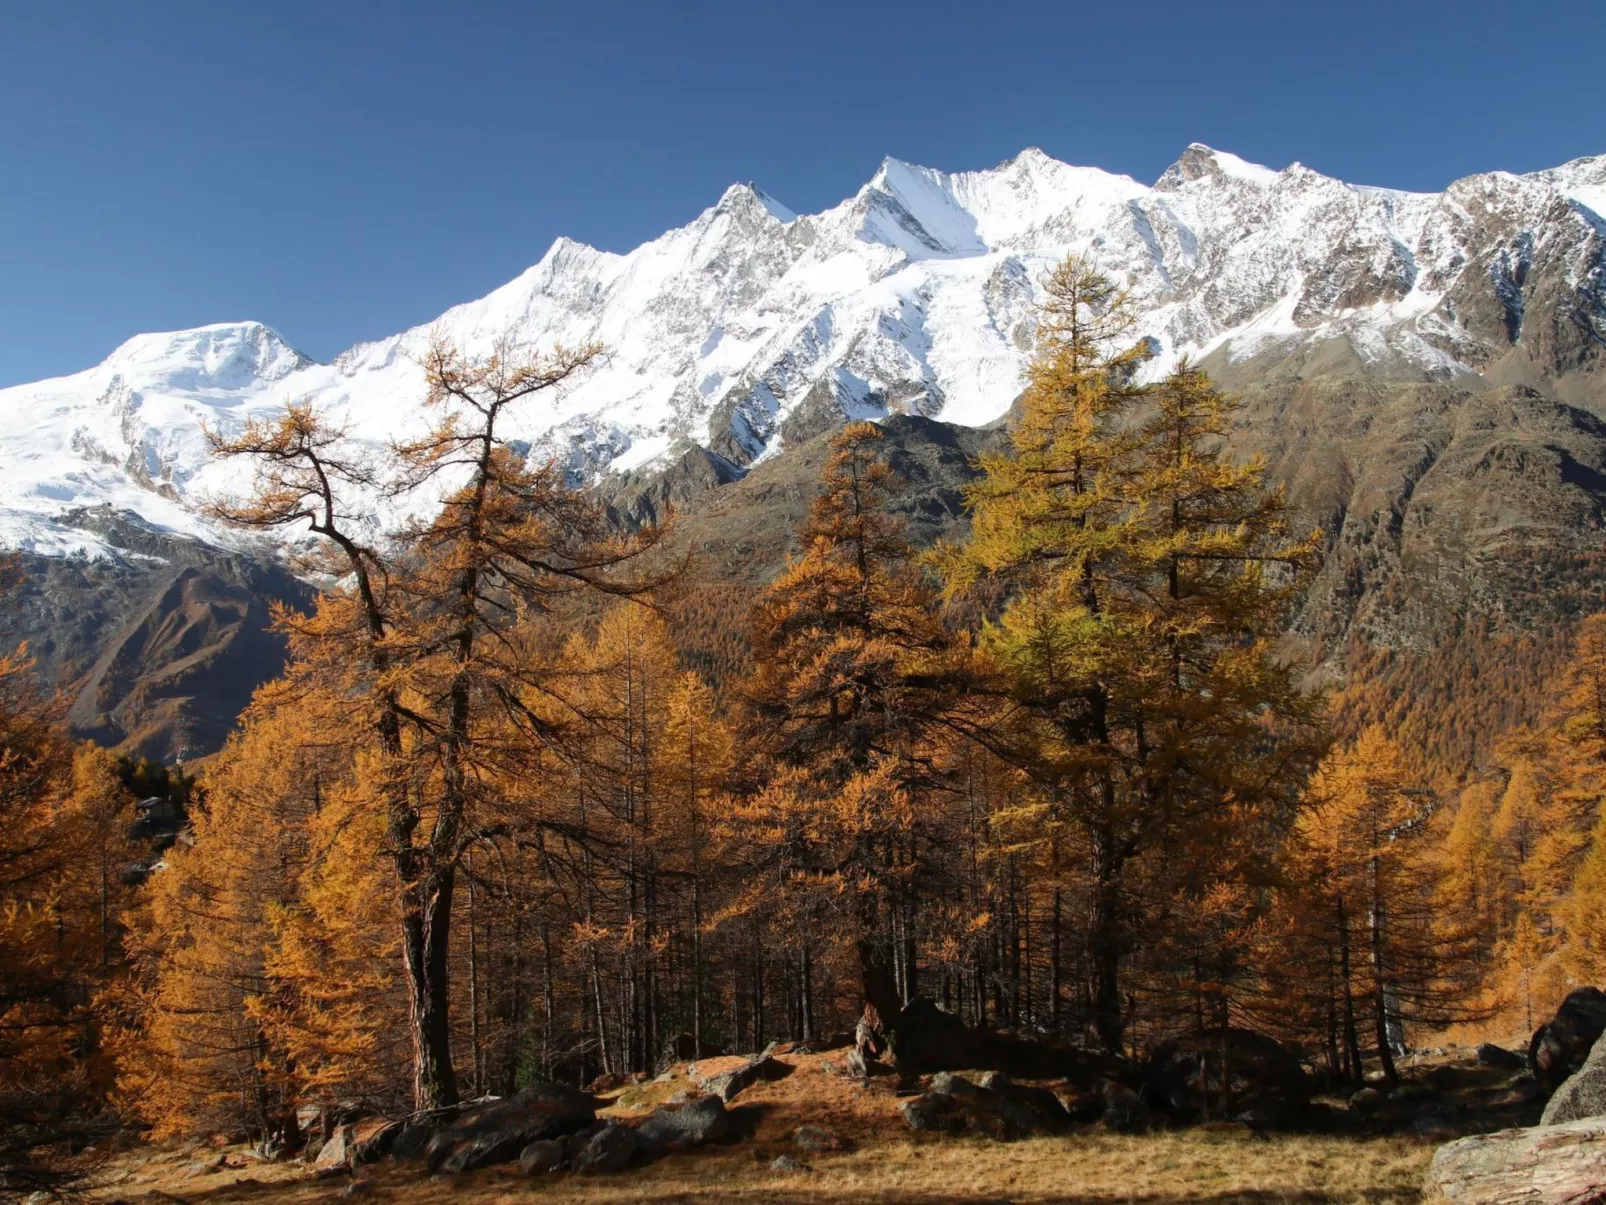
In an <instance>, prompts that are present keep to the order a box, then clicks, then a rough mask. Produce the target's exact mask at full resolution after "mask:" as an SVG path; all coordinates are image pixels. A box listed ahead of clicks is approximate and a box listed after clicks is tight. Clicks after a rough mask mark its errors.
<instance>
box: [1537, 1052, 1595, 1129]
mask: <svg viewBox="0 0 1606 1205" xmlns="http://www.w3.org/2000/svg"><path fill="white" fill-rule="evenodd" d="M1602 1114H1606V1036H1603V1037H1601V1038H1597V1039H1596V1040H1595V1045H1594V1048H1593V1049H1591V1050H1590V1052H1589V1057H1588V1058H1586V1059H1585V1060H1584V1065H1583V1066H1582V1067H1580V1068H1578V1070H1577V1071H1574V1072H1573V1073H1572V1074H1571V1075H1569V1076H1568V1077H1567V1078H1566V1079H1565V1080H1563V1081H1562V1085H1561V1087H1559V1088H1557V1089H1556V1093H1555V1095H1554V1096H1552V1097H1551V1098H1550V1103H1548V1104H1547V1105H1545V1113H1544V1116H1543V1117H1542V1118H1540V1122H1541V1124H1543V1125H1547V1126H1548V1125H1560V1124H1561V1123H1562V1122H1567V1121H1582V1120H1583V1119H1584V1118H1586V1117H1599V1116H1601V1115H1602Z"/></svg>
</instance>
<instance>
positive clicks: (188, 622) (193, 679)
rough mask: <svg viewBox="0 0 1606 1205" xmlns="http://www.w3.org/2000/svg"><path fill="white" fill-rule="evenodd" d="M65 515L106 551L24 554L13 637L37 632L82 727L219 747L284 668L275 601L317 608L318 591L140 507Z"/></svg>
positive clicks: (5, 622) (140, 746) (5, 616)
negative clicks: (274, 624)
mask: <svg viewBox="0 0 1606 1205" xmlns="http://www.w3.org/2000/svg"><path fill="white" fill-rule="evenodd" d="M63 521H64V522H65V523H73V524H78V525H80V526H79V529H80V530H83V531H84V532H85V534H86V536H89V537H92V538H93V539H95V541H96V544H97V547H99V548H101V549H103V550H104V551H103V552H102V554H101V555H100V556H97V557H96V558H94V559H90V558H88V557H85V556H45V555H41V554H39V553H23V554H22V555H21V561H22V566H21V567H22V570H23V580H22V582H21V584H20V585H19V586H18V587H17V588H16V589H15V590H14V591H13V592H12V593H11V594H9V595H8V596H7V597H6V599H5V605H4V606H3V607H0V645H4V646H6V647H12V646H14V645H16V644H18V643H21V642H23V641H26V642H27V644H28V650H29V653H30V654H31V655H32V657H33V658H34V661H35V664H36V666H37V668H38V672H39V674H40V676H41V677H42V678H43V679H44V680H45V682H46V683H47V684H49V685H52V686H54V687H56V688H58V689H60V690H62V691H64V692H65V693H66V694H67V695H68V697H69V698H70V699H71V707H70V710H69V714H68V718H69V721H70V723H71V725H72V727H73V730H74V731H75V732H76V733H77V734H78V735H79V736H83V737H89V738H92V739H94V740H97V741H100V742H101V743H103V744H107V745H112V746H116V747H119V748H122V749H125V750H127V751H130V752H133V753H138V754H142V755H145V756H149V757H154V758H158V759H161V760H163V761H167V762H172V761H174V760H177V759H181V758H195V757H199V756H203V755H205V754H208V753H212V752H214V751H216V750H217V749H218V748H219V747H220V746H221V745H222V744H223V740H224V738H225V737H226V736H227V735H228V733H229V730H230V729H231V728H232V727H233V726H234V722H235V719H236V718H237V717H238V716H239V713H240V712H241V711H242V710H243V709H244V707H245V705H246V704H247V703H249V702H250V700H251V694H252V692H253V691H254V690H255V689H256V688H257V687H258V686H260V685H261V684H262V683H263V682H266V681H268V680H269V679H270V678H273V677H275V676H276V675H277V674H278V673H279V670H280V668H281V667H282V665H283V662H284V642H283V641H282V640H281V639H280V638H279V637H278V636H277V635H275V634H274V633H273V632H272V631H271V630H270V615H269V608H270V606H271V604H273V603H274V602H284V603H288V604H290V605H292V606H298V607H305V606H307V605H308V604H309V603H310V602H311V600H312V590H311V588H310V587H308V586H307V585H306V584H305V583H303V582H300V581H298V580H296V579H295V578H294V577H292V576H291V575H290V574H288V573H286V572H285V571H284V570H283V569H281V568H279V567H277V566H275V565H273V564H271V563H269V562H266V561H263V560H260V559H255V558H252V557H249V556H244V555H241V554H239V553H229V552H224V551H222V550H219V549H216V548H213V547H210V546H208V545H206V544H203V543H201V542H199V541H195V540H189V539H184V538H182V537H175V536H172V535H170V534H167V533H163V532H160V531H157V530H154V529H152V528H151V527H150V526H149V525H147V524H146V523H144V522H143V521H141V520H140V519H138V518H137V516H134V515H132V514H130V513H128V512H114V511H110V510H105V509H101V510H89V511H81V512H78V513H76V514H72V515H68V516H64V520H63Z"/></svg>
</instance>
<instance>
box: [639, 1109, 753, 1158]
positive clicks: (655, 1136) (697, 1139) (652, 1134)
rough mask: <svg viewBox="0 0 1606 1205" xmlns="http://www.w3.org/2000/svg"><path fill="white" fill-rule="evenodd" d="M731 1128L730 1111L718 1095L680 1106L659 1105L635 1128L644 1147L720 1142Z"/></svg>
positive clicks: (679, 1147) (662, 1148)
mask: <svg viewBox="0 0 1606 1205" xmlns="http://www.w3.org/2000/svg"><path fill="white" fill-rule="evenodd" d="M729 1132H730V1115H729V1114H728V1113H726V1112H725V1102H724V1101H723V1100H721V1099H720V1098H719V1097H717V1096H712V1095H710V1096H704V1097H700V1098H699V1099H697V1100H694V1101H692V1103H691V1104H689V1105H685V1106H683V1107H681V1108H679V1109H657V1110H655V1111H654V1112H653V1114H652V1116H651V1117H649V1118H647V1120H646V1121H644V1122H642V1123H641V1125H640V1126H638V1127H637V1128H636V1141H637V1143H638V1144H639V1145H640V1146H641V1148H642V1149H643V1150H645V1151H649V1152H651V1153H653V1154H657V1153H659V1152H661V1151H678V1150H684V1149H686V1148H688V1147H695V1146H702V1145H703V1144H704V1143H706V1142H717V1141H718V1140H719V1139H721V1138H723V1137H725V1135H726V1134H728V1133H729Z"/></svg>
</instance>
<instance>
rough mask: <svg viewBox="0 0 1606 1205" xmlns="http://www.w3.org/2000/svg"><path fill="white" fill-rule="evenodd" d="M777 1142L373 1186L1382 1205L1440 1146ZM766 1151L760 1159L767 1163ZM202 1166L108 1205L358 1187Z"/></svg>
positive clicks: (1218, 1137) (303, 1198) (475, 1196)
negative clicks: (609, 1169)
mask: <svg viewBox="0 0 1606 1205" xmlns="http://www.w3.org/2000/svg"><path fill="white" fill-rule="evenodd" d="M777 1153H779V1149H778V1148H777V1147H776V1146H774V1145H773V1144H769V1143H759V1144H756V1145H755V1143H753V1142H744V1143H740V1144H737V1145H734V1146H729V1147H720V1148H717V1149H713V1150H705V1151H701V1152H692V1153H688V1154H682V1155H675V1156H671V1157H669V1158H667V1159H664V1160H661V1161H659V1162H657V1163H654V1164H652V1165H650V1166H647V1167H643V1168H639V1169H634V1170H631V1171H628V1172H624V1173H621V1174H619V1175H616V1176H611V1177H607V1178H599V1179H596V1180H582V1179H579V1178H576V1177H562V1178H559V1179H556V1180H552V1181H531V1180H527V1179H524V1178H522V1177H520V1176H519V1175H518V1173H517V1171H516V1170H514V1169H510V1168H493V1169H488V1170H486V1171H482V1172H479V1173H475V1174H473V1175H469V1176H464V1177H462V1178H460V1179H458V1180H455V1181H451V1182H449V1183H448V1182H442V1181H438V1180H431V1179H429V1178H428V1177H426V1176H423V1175H422V1174H421V1173H420V1171H419V1170H417V1169H416V1168H414V1167H412V1166H406V1167H390V1168H375V1169H373V1171H372V1172H371V1173H370V1174H368V1175H365V1178H371V1179H372V1181H373V1183H374V1185H375V1188H374V1191H373V1192H371V1193H368V1194H366V1196H367V1199H370V1200H373V1201H374V1202H376V1205H378V1203H379V1202H385V1203H387V1205H390V1203H394V1205H424V1203H425V1202H433V1201H438V1200H442V1199H445V1198H448V1197H449V1198H450V1199H451V1200H453V1201H460V1202H464V1203H465V1205H517V1203H521V1202H524V1201H527V1200H531V1199H539V1200H541V1201H551V1202H554V1203H555V1202H619V1201H633V1202H634V1201H639V1202H653V1203H658V1205H668V1203H670V1202H710V1201H736V1200H756V1199H762V1200H764V1201H765V1202H766V1205H791V1203H794V1202H796V1203H804V1202H813V1203H825V1202H884V1203H891V1202H898V1203H900V1205H915V1203H926V1202H939V1201H941V1202H982V1201H1005V1200H1007V1201H1011V1202H1015V1203H1016V1205H1024V1203H1025V1202H1050V1201H1064V1202H1087V1203H1089V1205H1094V1203H1105V1202H1109V1203H1114V1202H1155V1203H1158V1202H1173V1201H1176V1202H1182V1201H1193V1202H1219V1203H1222V1205H1225V1203H1227V1202H1249V1203H1261V1202H1264V1203H1267V1205H1270V1203H1272V1202H1309V1203H1311V1205H1318V1203H1322V1205H1325V1203H1327V1202H1333V1203H1334V1205H1339V1203H1343V1205H1349V1203H1354V1205H1362V1203H1365V1205H1373V1203H1383V1202H1396V1201H1398V1202H1414V1201H1417V1200H1419V1199H1420V1196H1421V1192H1420V1187H1421V1184H1422V1176H1423V1173H1424V1171H1425V1169H1426V1166H1427V1162H1428V1160H1429V1158H1430V1157H1431V1156H1432V1153H1433V1147H1432V1145H1431V1144H1429V1143H1425V1142H1421V1141H1418V1140H1414V1139H1402V1138H1383V1139H1362V1140H1358V1139H1345V1138H1332V1137H1309V1136H1295V1137H1271V1138H1260V1139H1253V1138H1248V1137H1241V1136H1239V1135H1236V1134H1212V1133H1202V1132H1199V1131H1183V1132H1178V1133H1168V1134H1155V1135H1146V1136H1142V1137H1123V1136H1117V1135H1103V1134H1089V1135H1079V1136H1071V1137H1064V1138H1038V1139H1030V1140H1028V1141H1024V1142H1015V1143H996V1142H989V1141H987V1140H985V1139H933V1140H930V1141H912V1140H910V1139H907V1138H903V1139H898V1140H895V1141H889V1142H877V1143H874V1144H871V1145H867V1146H863V1147H860V1148H859V1149H858V1150H856V1151H853V1152H850V1153H847V1154H841V1155H821V1156H807V1157H805V1158H807V1160H808V1162H809V1164H810V1165H811V1168H812V1170H810V1171H808V1172H800V1173H787V1174H782V1173H776V1172H772V1171H770V1170H769V1168H768V1162H769V1159H770V1158H773V1156H774V1155H775V1154H777ZM755 1154H756V1155H757V1156H758V1157H755ZM191 1161H193V1156H188V1155H186V1156H181V1157H179V1159H177V1160H173V1161H168V1160H166V1159H163V1160H160V1161H159V1162H156V1163H155V1164H154V1165H147V1166H146V1168H145V1172H146V1174H145V1175H140V1176H136V1177H135V1178H134V1179H133V1180H128V1181H124V1182H123V1183H121V1184H117V1185H110V1186H108V1187H107V1188H106V1189H104V1190H102V1193H101V1194H100V1195H101V1196H102V1199H103V1200H112V1199H121V1200H125V1201H133V1200H137V1199H140V1198H144V1199H146V1200H151V1199H152V1198H154V1199H156V1200H162V1201H167V1202H169V1203H171V1202H172V1201H173V1200H174V1199H175V1198H178V1199H181V1200H183V1201H185V1202H194V1203H195V1205H202V1203H205V1205H267V1203H268V1202H275V1203H277V1202H285V1203H291V1202H297V1203H300V1202H304V1203H306V1205H313V1203H315V1202H325V1203H328V1205H334V1202H337V1201H339V1200H340V1199H341V1198H340V1194H341V1192H342V1191H343V1190H344V1187H345V1183H346V1181H345V1180H344V1178H339V1179H336V1180H323V1181H315V1180H309V1179H308V1178H307V1174H306V1172H305V1171H304V1170H301V1169H295V1168H293V1167H291V1166H288V1165H275V1166H264V1167H261V1168H255V1169H245V1170H242V1171H238V1172H221V1173H217V1174H215V1175H213V1176H208V1177H206V1178H205V1179H204V1180H201V1179H196V1178H188V1177H186V1175H185V1173H184V1172H183V1171H182V1166H183V1164H184V1163H187V1162H191Z"/></svg>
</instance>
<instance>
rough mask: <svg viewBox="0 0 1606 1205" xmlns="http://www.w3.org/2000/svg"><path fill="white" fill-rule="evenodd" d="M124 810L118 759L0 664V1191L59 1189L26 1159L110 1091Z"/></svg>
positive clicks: (54, 1175) (19, 657)
mask: <svg viewBox="0 0 1606 1205" xmlns="http://www.w3.org/2000/svg"><path fill="white" fill-rule="evenodd" d="M0 571H3V572H6V573H9V567H0ZM131 804H132V800H131V798H130V797H129V796H128V794H127V792H126V791H125V790H124V789H123V788H122V786H121V783H120V781H119V778H118V773H117V763H116V759H115V758H114V757H113V756H112V755H111V754H110V753H108V752H106V751H105V750H100V749H95V748H93V747H90V746H78V747H75V746H74V745H73V744H72V742H71V741H70V740H69V739H68V736H67V731H66V724H65V717H64V716H63V714H62V708H61V707H60V705H59V703H58V701H56V700H54V699H52V698H50V697H48V696H46V695H45V694H44V693H43V692H42V691H41V690H40V688H39V686H38V684H37V683H36V681H35V679H34V676H33V664H32V662H31V661H30V659H29V658H28V656H27V651H26V649H25V648H23V649H18V650H17V651H15V652H14V653H11V654H7V655H4V656H0V968H3V970H0V1173H3V1176H4V1180H5V1183H6V1184H7V1185H8V1186H9V1187H13V1188H23V1187H35V1188H40V1189H49V1188H51V1187H53V1186H55V1185H57V1184H59V1183H61V1182H62V1181H63V1180H64V1179H67V1178H70V1172H68V1171H63V1169H61V1168H59V1167H55V1166H52V1165H51V1164H50V1161H49V1160H48V1159H44V1160H41V1159H40V1158H39V1157H38V1155H39V1152H37V1151H35V1150H34V1149H33V1148H34V1147H35V1146H36V1145H39V1146H42V1145H45V1144H47V1143H49V1142H50V1141H52V1140H54V1139H56V1138H60V1137H62V1136H63V1135H68V1134H72V1133H73V1132H74V1131H75V1130H79V1129H82V1128H83V1127H84V1126H85V1119H86V1118H88V1117H89V1116H91V1115H93V1114H94V1113H95V1112H97V1111H98V1110H99V1109H100V1108H101V1107H102V1106H103V1105H104V1102H105V1100H106V1098H107V1096H108V1095H109V1092H110V1090H111V1088H112V1086H113V1077H114V1074H115V1067H114V1064H113V1062H112V1058H111V1057H110V1056H111V1049H110V1043H109V1040H108V1039H109V1036H110V1033H111V1031H112V1029H113V1027H114V1020H113V1015H112V1014H113V1005H114V1004H115V1002H116V1001H117V999H118V997H119V996H120V995H121V986H122V981H123V976H124V969H125V960H124V932H123V925H122V915H123V913H124V911H125V909H126V907H127V904H128V902H129V899H130V891H129V885H128V882H127V881H126V880H125V878H124V871H125V869H126V868H127V867H128V865H129V863H131V862H132V861H133V860H134V856H135V850H134V847H133V846H132V845H131V843H130V841H129V837H128V833H129V826H130V823H131V821H132V819H133V810H132V806H131Z"/></svg>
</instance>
